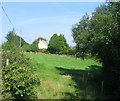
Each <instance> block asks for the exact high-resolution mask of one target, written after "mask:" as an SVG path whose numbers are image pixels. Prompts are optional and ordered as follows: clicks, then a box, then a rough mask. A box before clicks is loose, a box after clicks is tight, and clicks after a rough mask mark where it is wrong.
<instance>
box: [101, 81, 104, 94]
mask: <svg viewBox="0 0 120 101" xmlns="http://www.w3.org/2000/svg"><path fill="white" fill-rule="evenodd" d="M103 83H104V82H103V81H101V96H103Z"/></svg>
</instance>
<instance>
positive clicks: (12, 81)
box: [2, 33, 39, 100]
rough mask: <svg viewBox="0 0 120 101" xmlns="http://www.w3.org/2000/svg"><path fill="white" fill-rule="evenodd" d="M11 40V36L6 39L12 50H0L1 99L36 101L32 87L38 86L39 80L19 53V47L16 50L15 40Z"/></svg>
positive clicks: (21, 53) (26, 59)
mask: <svg viewBox="0 0 120 101" xmlns="http://www.w3.org/2000/svg"><path fill="white" fill-rule="evenodd" d="M10 35H12V33H10ZM7 36H8V35H7ZM12 38H13V36H12V37H7V42H9V41H10V42H9V43H11V45H12V48H10V49H8V50H6V47H5V49H4V47H3V49H2V50H3V51H2V99H3V100H6V99H8V100H10V99H16V100H18V99H36V98H37V96H36V92H35V91H34V87H35V85H37V84H39V79H38V78H37V76H35V74H34V72H33V71H35V69H34V68H33V67H32V64H31V63H30V62H29V59H28V58H27V57H26V56H25V54H24V53H23V52H21V50H20V49H19V46H18V48H17V44H16V43H15V44H16V45H15V44H13V42H14V39H15V38H13V39H12ZM11 39H12V40H13V41H11ZM16 41H17V40H16ZM13 49H14V50H13ZM6 60H9V61H8V62H7V61H6ZM6 63H7V64H6Z"/></svg>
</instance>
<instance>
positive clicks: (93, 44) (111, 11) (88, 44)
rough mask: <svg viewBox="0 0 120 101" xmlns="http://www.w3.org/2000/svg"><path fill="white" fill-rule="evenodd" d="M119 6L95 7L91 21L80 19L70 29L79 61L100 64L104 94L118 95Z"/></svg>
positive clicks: (118, 4)
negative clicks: (91, 58)
mask: <svg viewBox="0 0 120 101" xmlns="http://www.w3.org/2000/svg"><path fill="white" fill-rule="evenodd" d="M119 8H120V2H117V3H107V4H104V5H101V6H100V7H97V8H96V10H95V12H93V13H92V17H91V18H90V17H89V16H88V15H85V16H83V18H82V19H81V20H80V22H79V23H78V24H76V25H75V26H73V29H72V32H73V38H74V41H75V42H76V44H77V45H76V47H77V53H76V54H79V55H78V56H80V57H86V55H87V54H89V53H90V54H92V56H95V57H97V58H98V59H100V61H101V62H102V64H103V80H104V94H105V96H109V97H119V94H120V87H119V85H120V79H119V77H120V62H119V61H120V9H119Z"/></svg>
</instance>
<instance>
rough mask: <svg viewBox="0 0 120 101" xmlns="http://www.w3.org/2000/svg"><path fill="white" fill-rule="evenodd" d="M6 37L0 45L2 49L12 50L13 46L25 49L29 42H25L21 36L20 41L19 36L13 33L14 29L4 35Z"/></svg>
mask: <svg viewBox="0 0 120 101" xmlns="http://www.w3.org/2000/svg"><path fill="white" fill-rule="evenodd" d="M6 39H7V41H6V42H5V43H4V44H3V45H2V47H3V48H4V50H14V48H20V47H21V48H22V49H23V50H25V46H29V44H28V43H27V42H25V40H24V39H23V38H21V43H20V36H18V35H16V34H14V31H10V32H9V33H8V34H7V36H6ZM20 45H21V46H20Z"/></svg>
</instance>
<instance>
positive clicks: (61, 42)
mask: <svg viewBox="0 0 120 101" xmlns="http://www.w3.org/2000/svg"><path fill="white" fill-rule="evenodd" d="M68 49H69V46H68V44H67V42H66V39H65V37H64V35H62V34H60V35H57V34H54V35H53V36H52V37H51V39H50V41H49V44H48V51H49V52H50V53H52V54H67V53H68Z"/></svg>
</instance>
